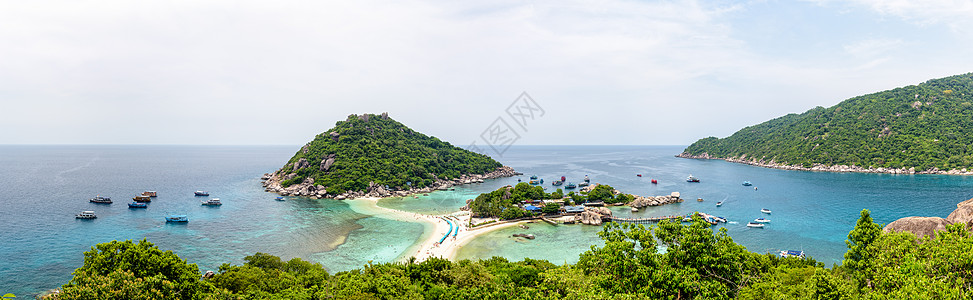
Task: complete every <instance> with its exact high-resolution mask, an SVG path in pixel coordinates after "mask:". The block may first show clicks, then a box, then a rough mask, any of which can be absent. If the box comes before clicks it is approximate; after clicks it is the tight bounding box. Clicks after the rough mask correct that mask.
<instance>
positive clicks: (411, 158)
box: [262, 113, 518, 199]
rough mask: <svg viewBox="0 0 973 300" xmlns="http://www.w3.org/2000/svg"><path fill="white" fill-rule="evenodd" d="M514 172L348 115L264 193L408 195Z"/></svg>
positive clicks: (392, 124)
mask: <svg viewBox="0 0 973 300" xmlns="http://www.w3.org/2000/svg"><path fill="white" fill-rule="evenodd" d="M514 175H518V173H517V172H515V171H514V170H513V168H510V167H507V166H503V165H501V164H500V163H499V162H497V161H496V160H493V159H492V158H490V157H489V156H486V155H483V154H479V153H475V152H471V151H468V150H465V149H462V148H459V147H456V146H453V145H451V144H450V143H448V142H444V141H441V140H439V139H437V138H435V137H431V136H427V135H425V134H422V133H419V132H416V131H415V130H412V129H411V128H409V127H406V126H405V125H403V124H402V123H399V122H397V121H395V120H392V119H391V118H389V116H388V113H382V114H381V115H375V114H362V115H354V114H353V115H350V116H348V119H346V120H344V121H338V122H337V123H336V124H335V126H334V128H331V129H329V130H327V131H325V132H323V133H321V134H318V135H317V136H315V137H314V140H312V141H311V142H309V143H307V144H306V145H304V146H303V147H301V149H300V150H298V151H297V153H296V154H294V156H293V157H291V159H290V160H288V161H287V163H286V164H284V166H283V167H281V168H280V169H279V170H277V171H275V172H273V173H268V174H264V176H263V178H262V179H263V180H264V183H263V184H264V187H265V188H266V190H267V191H268V192H275V193H278V194H281V195H285V196H305V197H311V198H336V199H345V198H354V197H366V196H367V197H390V196H406V195H408V194H414V193H428V192H430V191H433V190H436V189H446V188H449V187H452V186H454V185H458V184H465V183H471V182H482V180H483V179H491V178H498V177H509V176H514Z"/></svg>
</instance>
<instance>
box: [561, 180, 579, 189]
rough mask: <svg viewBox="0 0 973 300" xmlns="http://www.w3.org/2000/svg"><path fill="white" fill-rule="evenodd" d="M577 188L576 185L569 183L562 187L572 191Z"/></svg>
mask: <svg viewBox="0 0 973 300" xmlns="http://www.w3.org/2000/svg"><path fill="white" fill-rule="evenodd" d="M577 187H578V185H577V184H574V183H570V182H569V183H568V184H567V185H565V186H564V188H565V189H574V188H577Z"/></svg>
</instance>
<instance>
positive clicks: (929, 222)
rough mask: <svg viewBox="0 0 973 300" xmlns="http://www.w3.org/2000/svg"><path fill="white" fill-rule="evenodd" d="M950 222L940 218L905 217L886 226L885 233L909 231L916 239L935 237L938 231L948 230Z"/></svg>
mask: <svg viewBox="0 0 973 300" xmlns="http://www.w3.org/2000/svg"><path fill="white" fill-rule="evenodd" d="M949 224H950V222H949V221H947V220H946V219H943V218H940V217H905V218H901V219H898V220H895V221H894V222H892V223H889V224H888V225H885V228H883V229H882V230H884V231H885V232H901V231H908V232H910V233H912V234H915V235H916V237H920V238H921V237H923V236H928V237H935V236H936V231H937V230H946V225H949Z"/></svg>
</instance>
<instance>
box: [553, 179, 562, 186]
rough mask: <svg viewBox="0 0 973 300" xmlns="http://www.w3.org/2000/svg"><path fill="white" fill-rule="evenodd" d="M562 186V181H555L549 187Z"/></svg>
mask: <svg viewBox="0 0 973 300" xmlns="http://www.w3.org/2000/svg"><path fill="white" fill-rule="evenodd" d="M562 184H564V181H560V180H555V181H554V182H551V185H553V186H559V185H562Z"/></svg>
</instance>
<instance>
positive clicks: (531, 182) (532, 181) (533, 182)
mask: <svg viewBox="0 0 973 300" xmlns="http://www.w3.org/2000/svg"><path fill="white" fill-rule="evenodd" d="M527 184H530V185H538V184H540V182H539V181H537V180H531V181H529V182H527Z"/></svg>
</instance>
